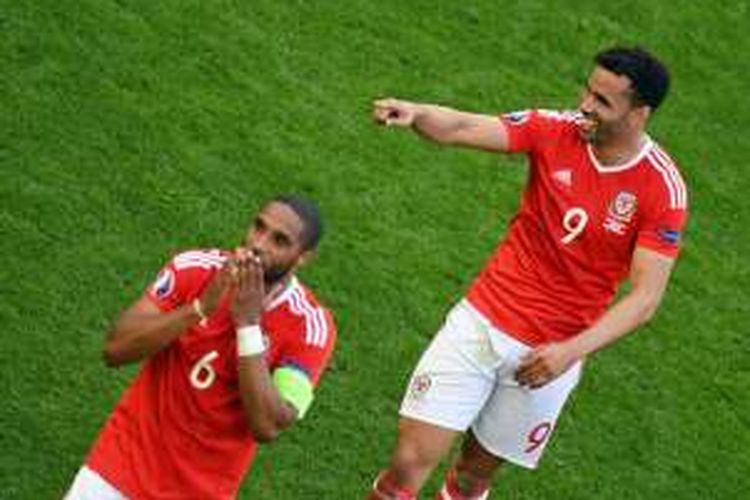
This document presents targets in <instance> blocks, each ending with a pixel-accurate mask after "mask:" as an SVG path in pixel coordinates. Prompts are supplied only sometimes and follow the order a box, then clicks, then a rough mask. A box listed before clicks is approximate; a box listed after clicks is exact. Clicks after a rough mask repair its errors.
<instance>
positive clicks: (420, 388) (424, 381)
mask: <svg viewBox="0 0 750 500" xmlns="http://www.w3.org/2000/svg"><path fill="white" fill-rule="evenodd" d="M430 387H432V378H431V377H430V376H429V375H428V374H426V373H421V374H419V375H417V376H415V377H414V378H413V379H412V380H411V385H410V387H409V395H410V396H411V397H412V399H420V398H422V397H423V396H424V395H425V394H426V393H427V391H429V390H430Z"/></svg>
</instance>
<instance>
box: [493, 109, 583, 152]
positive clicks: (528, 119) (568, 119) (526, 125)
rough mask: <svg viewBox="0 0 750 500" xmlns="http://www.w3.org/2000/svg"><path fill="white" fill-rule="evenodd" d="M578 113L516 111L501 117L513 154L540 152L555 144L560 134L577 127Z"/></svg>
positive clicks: (509, 147) (509, 149)
mask: <svg viewBox="0 0 750 500" xmlns="http://www.w3.org/2000/svg"><path fill="white" fill-rule="evenodd" d="M576 116H577V115H576V113H574V112H572V111H553V110H547V109H537V110H525V111H515V112H512V113H506V114H504V115H501V116H500V119H501V121H502V122H503V125H504V126H505V130H506V133H507V134H508V151H509V152H511V153H533V152H535V151H536V152H538V151H540V150H542V149H544V148H547V147H549V146H550V145H553V144H555V142H556V140H557V139H558V137H559V136H560V134H561V133H562V132H563V131H565V130H569V128H570V127H571V126H575V122H576Z"/></svg>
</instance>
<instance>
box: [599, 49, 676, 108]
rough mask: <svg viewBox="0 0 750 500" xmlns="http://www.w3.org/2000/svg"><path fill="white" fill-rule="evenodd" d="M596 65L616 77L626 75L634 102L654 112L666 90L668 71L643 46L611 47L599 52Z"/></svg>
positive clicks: (667, 88)
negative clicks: (630, 85)
mask: <svg viewBox="0 0 750 500" xmlns="http://www.w3.org/2000/svg"><path fill="white" fill-rule="evenodd" d="M595 61H596V64H597V65H598V66H601V67H602V68H604V69H606V70H608V71H611V72H613V73H615V74H617V75H624V76H627V77H628V78H629V79H630V81H631V84H632V87H633V94H634V102H635V103H636V104H638V105H644V104H645V105H648V106H649V107H651V109H652V110H654V111H655V110H656V108H658V107H659V105H660V104H661V103H662V101H663V100H664V98H665V97H666V95H667V91H668V90H669V71H668V70H667V68H666V66H664V64H663V63H662V62H661V61H659V59H657V58H656V57H655V56H654V55H653V54H651V53H649V52H648V51H647V50H646V49H644V48H643V47H613V48H611V49H607V50H603V51H602V52H599V53H598V54H597V55H596V57H595Z"/></svg>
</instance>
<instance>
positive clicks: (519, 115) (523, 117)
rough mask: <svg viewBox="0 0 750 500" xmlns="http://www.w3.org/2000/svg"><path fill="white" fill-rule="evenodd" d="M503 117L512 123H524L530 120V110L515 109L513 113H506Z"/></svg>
mask: <svg viewBox="0 0 750 500" xmlns="http://www.w3.org/2000/svg"><path fill="white" fill-rule="evenodd" d="M503 118H505V120H506V121H507V122H508V123H510V124H511V125H523V124H524V123H526V122H527V121H528V120H529V112H528V111H513V112H511V113H505V114H504V115H503Z"/></svg>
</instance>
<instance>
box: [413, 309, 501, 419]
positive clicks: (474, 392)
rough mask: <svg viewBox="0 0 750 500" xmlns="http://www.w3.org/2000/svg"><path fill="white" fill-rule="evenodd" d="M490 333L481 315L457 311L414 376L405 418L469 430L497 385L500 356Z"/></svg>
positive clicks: (447, 319)
mask: <svg viewBox="0 0 750 500" xmlns="http://www.w3.org/2000/svg"><path fill="white" fill-rule="evenodd" d="M488 333H489V332H488V328H487V326H486V325H485V324H484V323H482V322H481V321H479V320H478V318H477V317H476V313H474V312H473V311H471V310H469V309H467V308H466V307H465V306H464V305H463V304H459V305H457V306H456V307H455V308H453V310H452V311H451V312H450V313H449V314H448V316H447V318H446V321H445V323H444V325H443V326H442V328H441V329H440V331H439V332H438V333H437V335H436V336H435V337H434V338H433V340H432V342H431V343H430V345H429V347H428V348H427V350H426V351H425V352H424V353H423V355H422V357H421V359H420V360H419V363H418V364H417V367H416V368H415V370H414V372H413V374H412V376H411V380H410V381H409V385H408V388H407V391H406V394H405V395H404V398H403V401H402V403H401V410H400V414H401V416H402V417H407V418H409V419H414V420H419V421H422V422H425V423H428V424H431V425H435V426H439V427H443V428H446V429H449V430H453V431H461V432H462V431H465V430H466V429H467V428H468V427H469V425H470V424H471V423H472V422H473V421H474V419H475V418H476V416H477V414H478V413H479V411H480V410H481V409H482V407H483V406H484V405H485V402H486V401H487V398H488V397H489V395H490V393H491V391H492V388H493V387H494V385H495V379H496V369H495V368H496V366H497V363H498V357H497V355H496V353H495V352H494V351H493V349H492V346H491V343H490V341H489V339H488Z"/></svg>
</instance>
